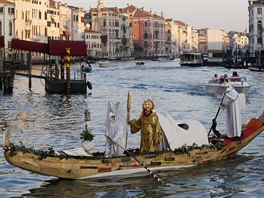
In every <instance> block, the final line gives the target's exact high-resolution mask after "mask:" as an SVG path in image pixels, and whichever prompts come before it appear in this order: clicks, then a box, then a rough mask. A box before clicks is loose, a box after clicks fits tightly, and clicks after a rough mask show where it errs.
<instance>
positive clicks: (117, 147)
mask: <svg viewBox="0 0 264 198" xmlns="http://www.w3.org/2000/svg"><path fill="white" fill-rule="evenodd" d="M123 106H124V105H123V104H122V103H120V102H116V103H114V102H111V101H108V105H107V114H106V120H105V127H106V130H105V136H106V145H105V157H114V156H122V155H124V149H123V148H126V146H127V145H126V144H127V132H128V126H127V121H126V116H125V112H126V111H125V108H124V107H123Z"/></svg>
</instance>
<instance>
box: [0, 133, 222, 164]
mask: <svg viewBox="0 0 264 198" xmlns="http://www.w3.org/2000/svg"><path fill="white" fill-rule="evenodd" d="M85 134H86V132H85ZM89 137H91V136H89ZM223 146H224V144H223V143H217V144H216V145H202V146H197V144H193V145H192V146H186V145H184V146H182V147H180V148H177V149H175V150H174V151H172V152H173V153H175V154H184V153H185V154H189V153H190V152H191V151H192V150H202V149H216V150H220V149H221V148H223ZM4 149H5V150H9V151H10V152H9V155H10V156H11V157H12V156H15V155H16V154H17V153H18V152H22V153H23V154H25V153H31V154H34V155H37V156H39V159H40V160H42V159H45V158H47V157H58V158H60V159H69V158H77V159H87V158H90V159H91V157H82V156H77V157H76V156H69V155H65V154H63V155H61V154H57V153H56V152H55V151H54V149H53V148H52V147H49V148H48V150H45V151H44V150H35V149H33V148H32V147H30V148H27V147H25V146H24V145H23V144H22V142H20V145H15V144H13V143H10V145H9V147H8V148H4ZM131 150H132V151H131ZM129 151H130V153H133V154H135V155H140V154H143V153H139V149H129ZM165 152H166V151H161V152H156V153H149V154H162V153H165ZM145 154H146V153H145ZM92 155H93V157H92V158H94V159H96V158H104V153H103V152H95V153H92ZM127 156H130V155H129V154H127Z"/></svg>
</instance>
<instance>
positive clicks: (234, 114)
mask: <svg viewBox="0 0 264 198" xmlns="http://www.w3.org/2000/svg"><path fill="white" fill-rule="evenodd" d="M225 86H227V90H226V92H225V95H224V99H223V103H222V105H221V108H222V109H223V110H226V133H227V137H228V138H240V137H241V134H242V123H241V109H244V108H245V94H243V93H241V94H238V93H237V91H236V90H235V89H234V87H233V86H232V85H231V84H230V83H226V85H225Z"/></svg>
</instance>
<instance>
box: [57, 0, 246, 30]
mask: <svg viewBox="0 0 264 198" xmlns="http://www.w3.org/2000/svg"><path fill="white" fill-rule="evenodd" d="M56 1H58V2H61V3H68V4H69V5H72V6H76V7H83V8H84V9H86V10H88V9H89V8H90V7H91V8H95V7H96V6H97V2H98V0H56ZM127 4H133V5H134V6H136V7H139V8H141V7H144V10H147V11H150V9H151V10H152V12H153V13H155V12H156V13H157V14H159V15H160V13H161V11H163V13H164V17H165V18H171V19H174V20H180V21H182V22H184V23H186V24H188V25H191V26H193V27H194V28H195V29H200V28H211V29H222V30H225V31H227V32H228V31H238V32H244V31H245V30H248V0H105V7H120V8H124V7H126V6H127Z"/></svg>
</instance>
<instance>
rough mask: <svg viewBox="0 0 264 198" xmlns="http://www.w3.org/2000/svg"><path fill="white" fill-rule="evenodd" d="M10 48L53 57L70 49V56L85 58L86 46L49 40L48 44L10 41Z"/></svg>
mask: <svg viewBox="0 0 264 198" xmlns="http://www.w3.org/2000/svg"><path fill="white" fill-rule="evenodd" d="M0 41H1V40H0ZM0 44H1V43H0ZM11 48H12V49H17V50H23V51H31V52H40V53H45V54H49V55H53V56H65V55H66V48H70V55H71V56H87V49H86V44H85V42H84V41H66V40H50V41H49V43H40V42H34V41H25V40H20V39H12V40H11Z"/></svg>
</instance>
